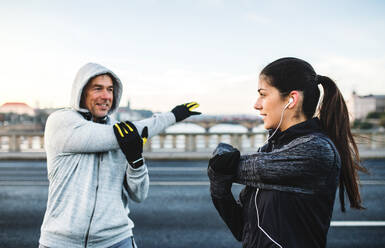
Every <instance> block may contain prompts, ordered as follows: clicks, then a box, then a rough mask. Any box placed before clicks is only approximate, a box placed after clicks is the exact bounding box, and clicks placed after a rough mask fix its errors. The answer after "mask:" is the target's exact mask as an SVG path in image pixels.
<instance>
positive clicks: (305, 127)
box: [208, 118, 341, 248]
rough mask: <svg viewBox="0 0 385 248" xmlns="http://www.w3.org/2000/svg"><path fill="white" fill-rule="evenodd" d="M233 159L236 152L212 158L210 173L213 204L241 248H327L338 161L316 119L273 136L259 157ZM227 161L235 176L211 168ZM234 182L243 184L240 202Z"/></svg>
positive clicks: (334, 149)
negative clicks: (234, 167) (233, 167)
mask: <svg viewBox="0 0 385 248" xmlns="http://www.w3.org/2000/svg"><path fill="white" fill-rule="evenodd" d="M218 150H219V151H220V150H221V149H220V147H218V149H217V150H216V152H217V153H218ZM236 158H237V153H236V152H232V153H228V154H227V155H225V154H223V155H218V156H216V157H215V160H213V159H212V160H211V161H210V166H209V168H208V175H209V178H210V183H211V184H210V190H211V196H212V200H213V203H214V205H215V207H216V209H217V210H218V212H219V214H220V216H221V217H222V219H223V220H224V221H225V223H226V224H227V225H228V227H229V228H230V230H231V232H232V233H233V234H234V236H235V238H236V239H237V240H239V241H242V243H243V247H247V248H249V247H306V248H308V247H325V246H326V236H327V232H328V229H329V226H330V220H331V217H332V212H333V205H334V199H335V193H336V189H337V186H338V178H339V171H340V165H341V162H340V158H339V154H338V152H337V149H336V148H335V146H334V145H333V143H332V141H331V140H330V139H329V138H328V137H327V136H326V135H325V134H324V133H323V132H322V130H321V125H320V122H319V120H318V119H316V118H314V119H311V120H308V121H305V122H302V123H300V124H297V125H295V126H292V127H290V128H289V129H287V130H286V131H284V132H277V133H276V134H275V136H274V137H273V138H272V139H271V140H270V141H269V143H268V144H266V145H265V146H263V147H262V148H260V149H259V151H258V152H257V153H255V154H252V155H246V156H241V157H240V158H239V159H236ZM234 161H235V162H234ZM231 163H233V164H234V163H235V165H236V166H237V171H236V173H235V174H233V175H221V174H219V173H216V172H215V170H214V169H213V168H215V166H227V167H231V165H229V164H231ZM214 164H215V165H214ZM233 182H237V183H240V184H244V185H246V187H245V188H244V189H243V190H242V191H241V193H240V195H239V201H235V199H234V197H233V195H232V193H231V184H232V183H233Z"/></svg>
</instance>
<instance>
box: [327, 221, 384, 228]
mask: <svg viewBox="0 0 385 248" xmlns="http://www.w3.org/2000/svg"><path fill="white" fill-rule="evenodd" d="M330 225H331V226H359V227H361V226H385V221H332V222H331V223H330Z"/></svg>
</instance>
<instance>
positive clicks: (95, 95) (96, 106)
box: [84, 75, 114, 118]
mask: <svg viewBox="0 0 385 248" xmlns="http://www.w3.org/2000/svg"><path fill="white" fill-rule="evenodd" d="M113 90H114V85H113V82H112V79H111V77H110V76H108V75H100V76H97V77H95V78H93V79H92V80H91V82H89V83H88V84H87V85H86V87H85V89H84V93H85V94H84V95H85V100H84V103H85V107H86V109H88V110H89V111H90V112H91V114H92V116H93V117H96V118H102V117H104V116H106V115H107V113H108V111H109V110H110V109H111V106H112V102H113V99H114V95H113V92H114V91H113Z"/></svg>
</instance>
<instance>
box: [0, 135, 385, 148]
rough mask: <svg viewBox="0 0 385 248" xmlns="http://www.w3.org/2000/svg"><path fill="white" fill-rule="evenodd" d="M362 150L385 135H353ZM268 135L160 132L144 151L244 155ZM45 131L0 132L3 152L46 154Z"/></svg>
mask: <svg viewBox="0 0 385 248" xmlns="http://www.w3.org/2000/svg"><path fill="white" fill-rule="evenodd" d="M354 135H355V137H356V141H357V143H358V146H359V148H365V149H377V148H385V132H357V131H355V132H354ZM266 139H267V132H245V133H227V132H224V133H208V132H204V133H161V134H159V135H157V136H155V137H153V138H151V139H149V140H148V142H147V143H146V145H145V147H144V151H145V152H209V151H212V150H213V149H214V148H215V147H216V145H217V144H218V143H220V142H225V143H230V144H232V145H233V146H235V147H237V148H238V149H240V150H241V151H243V152H248V151H256V150H257V148H258V147H260V146H261V145H262V144H263V142H264V141H265V140H266ZM43 151H44V133H43V132H12V133H0V152H43Z"/></svg>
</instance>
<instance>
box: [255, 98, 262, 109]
mask: <svg viewBox="0 0 385 248" xmlns="http://www.w3.org/2000/svg"><path fill="white" fill-rule="evenodd" d="M254 109H256V110H261V109H262V104H261V103H260V101H259V99H258V100H257V101H256V102H255V104H254Z"/></svg>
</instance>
